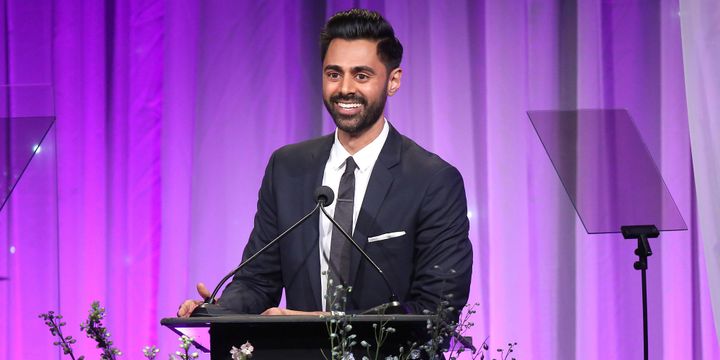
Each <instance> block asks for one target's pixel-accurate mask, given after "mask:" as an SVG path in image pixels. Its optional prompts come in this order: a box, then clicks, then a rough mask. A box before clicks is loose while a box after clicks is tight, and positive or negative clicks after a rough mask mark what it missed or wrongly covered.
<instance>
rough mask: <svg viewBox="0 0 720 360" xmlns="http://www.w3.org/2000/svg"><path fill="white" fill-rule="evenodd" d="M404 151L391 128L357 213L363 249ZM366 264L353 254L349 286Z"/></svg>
mask: <svg viewBox="0 0 720 360" xmlns="http://www.w3.org/2000/svg"><path fill="white" fill-rule="evenodd" d="M401 151H402V138H401V136H400V134H399V133H398V132H397V130H395V128H393V127H392V126H390V132H389V133H388V137H387V140H385V145H383V148H382V151H380V155H379V156H378V159H377V161H376V162H375V166H374V167H373V170H372V174H371V175H370V181H369V182H368V186H367V190H366V191H365V198H364V199H363V203H362V208H361V209H360V213H359V214H358V219H357V224H356V225H355V232H354V233H353V239H354V240H355V241H356V242H357V243H358V245H359V246H360V247H361V248H362V249H363V250H364V249H365V247H366V245H367V238H368V236H370V235H371V232H372V231H373V229H375V227H376V226H375V224H376V222H377V220H376V217H377V214H378V211H380V206H381V205H382V203H383V201H385V198H386V196H387V194H388V191H389V190H390V186H391V185H392V183H393V181H394V179H395V177H394V175H393V173H392V171H391V169H392V167H394V166H395V165H397V164H398V163H399V162H400V156H401ZM363 261H365V260H364V259H362V255H361V254H360V253H359V252H357V251H354V252H353V253H352V256H351V261H350V279H349V281H348V282H349V283H350V284H354V283H355V278H356V276H357V271H358V267H359V266H360V263H361V262H363Z"/></svg>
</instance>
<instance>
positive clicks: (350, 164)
mask: <svg viewBox="0 0 720 360" xmlns="http://www.w3.org/2000/svg"><path fill="white" fill-rule="evenodd" d="M355 169H357V164H356V163H355V160H353V157H352V156H348V158H347V160H345V174H354V173H355Z"/></svg>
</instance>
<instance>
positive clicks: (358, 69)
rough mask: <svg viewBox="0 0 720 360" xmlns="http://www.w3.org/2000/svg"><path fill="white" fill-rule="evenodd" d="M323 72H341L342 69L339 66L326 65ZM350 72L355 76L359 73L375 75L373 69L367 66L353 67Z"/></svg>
mask: <svg viewBox="0 0 720 360" xmlns="http://www.w3.org/2000/svg"><path fill="white" fill-rule="evenodd" d="M324 70H325V71H327V70H334V71H337V72H343V69H342V68H341V67H340V66H339V65H327V66H325V69H324ZM351 71H352V72H353V73H355V74H357V73H359V72H367V73H370V74H373V75H375V74H376V72H375V70H373V68H371V67H369V66H365V65H360V66H353V67H352V68H351Z"/></svg>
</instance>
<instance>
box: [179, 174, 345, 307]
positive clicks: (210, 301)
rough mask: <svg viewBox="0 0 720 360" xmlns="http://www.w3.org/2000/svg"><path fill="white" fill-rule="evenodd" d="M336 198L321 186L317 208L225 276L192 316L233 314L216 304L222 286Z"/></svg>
mask: <svg viewBox="0 0 720 360" xmlns="http://www.w3.org/2000/svg"><path fill="white" fill-rule="evenodd" d="M334 199H335V195H334V194H333V191H332V189H330V188H329V187H327V186H321V187H319V188H317V189H316V190H315V203H316V205H315V208H313V209H312V210H311V211H310V212H309V213H307V214H306V215H305V216H303V217H302V218H301V219H300V220H298V222H296V223H295V224H293V225H292V226H290V227H289V228H288V229H287V230H285V231H283V232H282V234H280V235H278V236H277V237H276V238H274V239H272V241H270V242H269V243H267V244H266V245H265V246H263V247H262V249H260V250H258V251H257V252H256V253H255V254H253V255H252V256H250V257H249V258H247V259H246V260H245V261H243V262H242V263H240V265H238V266H237V267H236V268H235V269H233V271H231V272H229V273H228V274H227V275H225V277H223V278H222V280H220V283H218V284H217V286H216V287H215V289H214V290H213V292H212V294H211V295H210V296H209V297H208V298H206V299H205V301H204V302H203V303H202V304H200V305H199V306H198V307H196V308H195V310H193V312H192V313H191V314H190V317H209V316H217V315H223V314H231V313H232V312H230V311H228V310H226V309H223V308H222V307H220V306H219V305H217V304H214V301H215V295H217V293H218V292H219V291H220V288H222V286H223V285H224V284H225V283H226V282H227V281H228V279H230V277H232V276H233V275H235V274H236V273H237V272H238V271H240V269H242V268H243V267H245V265H247V264H248V263H250V262H251V261H253V260H255V258H257V257H258V256H259V255H260V254H262V253H264V252H265V251H267V249H268V248H270V247H271V246H273V245H275V243H277V242H278V241H280V239H282V238H284V237H285V236H287V234H289V233H290V232H292V231H293V230H295V228H297V227H298V226H300V225H301V224H302V223H304V222H305V221H306V220H307V219H309V218H310V216H312V215H313V214H314V213H315V212H316V211H317V210H318V208H320V209H322V207H323V206H328V205H330V204H332V202H333V200H334Z"/></svg>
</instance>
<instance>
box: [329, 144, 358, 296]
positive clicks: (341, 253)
mask: <svg viewBox="0 0 720 360" xmlns="http://www.w3.org/2000/svg"><path fill="white" fill-rule="evenodd" d="M356 168H357V165H356V164H355V160H353V158H352V156H350V157H348V158H347V160H345V172H344V173H343V174H342V177H341V178H340V186H339V187H338V198H337V202H336V204H335V215H334V216H333V218H334V219H335V221H337V222H338V224H340V226H341V227H342V228H343V229H344V230H345V231H346V232H347V233H348V234H350V235H352V230H353V202H354V199H355V169H356ZM351 246H352V245H351V244H350V242H349V241H348V240H347V239H346V238H345V237H344V236H343V234H342V233H341V232H340V231H339V230H337V229H335V228H333V230H332V241H331V242H330V261H329V264H328V274H329V276H330V279H332V283H333V288H329V289H328V294H332V293H333V292H334V290H335V289H334V287H335V286H337V285H339V284H342V285H344V286H345V287H347V285H349V284H347V281H348V278H349V277H350V251H351V250H352V249H351V248H350V247H351ZM328 300H330V297H328ZM327 310H330V309H329V308H328V309H327Z"/></svg>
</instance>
